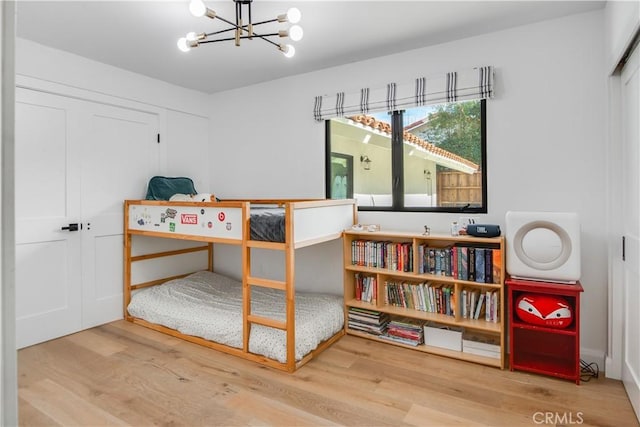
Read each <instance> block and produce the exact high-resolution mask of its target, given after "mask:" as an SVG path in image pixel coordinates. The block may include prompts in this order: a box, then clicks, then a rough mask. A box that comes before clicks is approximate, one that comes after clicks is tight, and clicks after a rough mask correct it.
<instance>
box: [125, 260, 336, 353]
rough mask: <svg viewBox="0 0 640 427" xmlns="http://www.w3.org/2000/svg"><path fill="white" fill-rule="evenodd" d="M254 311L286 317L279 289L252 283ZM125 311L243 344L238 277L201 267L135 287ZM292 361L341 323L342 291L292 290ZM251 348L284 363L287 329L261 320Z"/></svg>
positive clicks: (213, 338)
mask: <svg viewBox="0 0 640 427" xmlns="http://www.w3.org/2000/svg"><path fill="white" fill-rule="evenodd" d="M251 304H252V305H251V311H252V313H253V314H256V315H259V316H264V317H268V318H272V319H276V320H282V321H284V320H286V315H285V298H284V294H283V292H282V291H278V290H275V289H269V288H259V287H253V291H252V293H251ZM128 310H129V314H131V315H132V316H134V317H138V318H141V319H144V320H146V321H148V322H151V323H155V324H159V325H163V326H166V327H168V328H172V329H175V330H177V331H179V332H181V333H183V334H186V335H193V336H197V337H201V338H204V339H207V340H209V341H214V342H217V343H220V344H225V345H228V346H231V347H236V348H242V283H241V282H239V281H236V280H234V279H231V278H229V277H226V276H223V275H220V274H217V273H212V272H209V271H200V272H197V273H194V274H191V275H190V276H187V277H185V278H182V279H176V280H171V281H169V282H167V283H164V284H162V285H158V286H152V287H149V288H144V289H140V290H138V291H136V292H134V293H133V295H132V297H131V303H130V304H129V307H128ZM295 319H296V324H295V341H296V342H295V344H296V345H295V347H296V348H295V354H296V356H295V357H296V361H298V360H300V359H302V358H303V357H304V356H305V355H306V354H308V353H309V352H311V351H313V350H314V349H315V348H317V346H318V344H320V343H321V342H322V341H325V340H327V339H328V338H330V337H332V336H333V335H334V334H335V333H336V332H338V331H339V330H341V329H342V328H343V326H344V312H343V307H342V297H341V296H337V295H329V294H317V293H302V292H297V293H296V296H295ZM249 351H250V352H251V353H255V354H261V355H263V356H266V357H268V358H271V359H275V360H277V361H279V362H281V363H286V360H287V352H286V334H285V331H283V330H279V329H274V328H268V327H266V326H262V325H253V326H252V327H251V337H250V340H249Z"/></svg>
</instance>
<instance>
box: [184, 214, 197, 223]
mask: <svg viewBox="0 0 640 427" xmlns="http://www.w3.org/2000/svg"><path fill="white" fill-rule="evenodd" d="M180 223H182V224H197V223H198V215H196V214H180Z"/></svg>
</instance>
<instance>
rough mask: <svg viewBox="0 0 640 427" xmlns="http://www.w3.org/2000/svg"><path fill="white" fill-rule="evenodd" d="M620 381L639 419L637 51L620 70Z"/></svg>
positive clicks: (639, 131)
mask: <svg viewBox="0 0 640 427" xmlns="http://www.w3.org/2000/svg"><path fill="white" fill-rule="evenodd" d="M621 83H622V90H621V94H622V159H623V172H622V174H623V175H622V176H623V177H624V179H623V185H622V200H623V202H622V216H623V232H624V237H625V257H624V263H623V279H622V280H623V283H622V287H623V297H622V301H623V314H622V318H623V330H622V381H623V383H624V386H625V389H626V391H627V394H628V395H629V400H630V401H631V403H632V404H633V409H634V410H635V412H636V416H637V417H638V418H639V419H640V310H638V307H640V123H639V120H640V49H639V48H638V47H637V46H636V48H635V50H634V52H633V53H632V54H631V55H630V57H629V59H628V61H627V63H626V64H625V66H624V68H623V69H622V79H621Z"/></svg>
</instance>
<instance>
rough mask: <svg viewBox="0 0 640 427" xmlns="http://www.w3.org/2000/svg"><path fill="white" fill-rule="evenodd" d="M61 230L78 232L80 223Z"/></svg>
mask: <svg viewBox="0 0 640 427" xmlns="http://www.w3.org/2000/svg"><path fill="white" fill-rule="evenodd" d="M60 230H69V231H78V223H73V224H69V225H68V226H66V227H60Z"/></svg>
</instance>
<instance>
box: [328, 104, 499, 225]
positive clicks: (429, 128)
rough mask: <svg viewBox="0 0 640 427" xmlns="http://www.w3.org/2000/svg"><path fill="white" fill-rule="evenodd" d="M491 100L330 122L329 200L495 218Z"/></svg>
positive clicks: (362, 207) (374, 207) (367, 207)
mask: <svg viewBox="0 0 640 427" xmlns="http://www.w3.org/2000/svg"><path fill="white" fill-rule="evenodd" d="M485 112H486V101H485V100H472V101H462V102H448V103H443V104H435V105H429V106H426V107H414V108H409V109H406V110H402V111H394V112H392V113H386V112H383V113H370V114H357V115H352V116H348V117H337V118H332V119H330V120H327V121H326V123H327V125H326V126H327V127H326V139H327V148H326V150H327V159H329V160H328V161H327V174H326V176H327V183H326V191H327V197H329V198H332V199H339V198H351V197H353V198H355V199H357V202H358V209H360V210H382V211H419V212H429V211H432V212H477V213H486V212H487V203H486V199H487V188H486V187H487V186H486V183H487V178H486V129H485V124H486V120H485Z"/></svg>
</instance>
